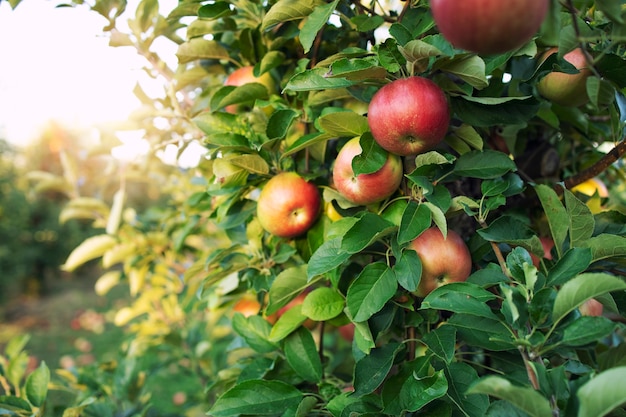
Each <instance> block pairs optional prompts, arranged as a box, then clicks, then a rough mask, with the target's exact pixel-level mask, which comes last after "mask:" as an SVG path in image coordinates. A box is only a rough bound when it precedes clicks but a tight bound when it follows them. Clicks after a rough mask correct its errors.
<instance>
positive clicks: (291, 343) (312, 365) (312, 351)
mask: <svg viewBox="0 0 626 417" xmlns="http://www.w3.org/2000/svg"><path fill="white" fill-rule="evenodd" d="M284 351H285V358H286V359H287V362H288V363H289V366H291V368H292V369H293V370H294V371H295V372H296V374H298V376H300V377H301V378H302V379H304V380H305V381H309V382H320V380H321V378H322V361H321V360H320V356H319V354H318V353H317V346H316V344H315V340H313V336H312V335H311V332H310V331H309V329H307V328H306V327H300V328H299V329H298V330H296V331H295V332H293V333H291V334H290V335H289V336H288V337H287V338H286V339H285V347H284Z"/></svg>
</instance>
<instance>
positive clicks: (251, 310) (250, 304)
mask: <svg viewBox="0 0 626 417" xmlns="http://www.w3.org/2000/svg"><path fill="white" fill-rule="evenodd" d="M259 310H261V303H259V301H258V300H257V299H256V298H255V297H249V296H245V297H243V298H241V299H239V300H237V302H236V303H235V305H234V306H233V311H236V312H239V313H241V314H243V315H244V317H250V316H254V315H256V314H259Z"/></svg>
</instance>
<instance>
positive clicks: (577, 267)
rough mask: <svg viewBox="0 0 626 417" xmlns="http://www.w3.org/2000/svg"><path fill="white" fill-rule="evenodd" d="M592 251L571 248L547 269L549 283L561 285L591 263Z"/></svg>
mask: <svg viewBox="0 0 626 417" xmlns="http://www.w3.org/2000/svg"><path fill="white" fill-rule="evenodd" d="M592 261H593V259H592V252H591V251H590V250H589V249H587V248H571V249H570V250H568V251H567V252H565V254H563V257H562V258H561V259H559V261H558V262H557V263H556V264H555V265H554V266H553V267H552V268H550V271H548V283H549V284H550V285H563V284H565V283H566V282H567V281H569V280H570V279H572V278H573V277H575V276H576V275H578V274H580V273H582V272H584V271H585V270H586V269H587V268H588V267H589V265H591V262H592Z"/></svg>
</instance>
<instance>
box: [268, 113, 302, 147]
mask: <svg viewBox="0 0 626 417" xmlns="http://www.w3.org/2000/svg"><path fill="white" fill-rule="evenodd" d="M298 116H299V113H298V112H297V111H295V110H293V109H279V110H276V111H275V112H274V113H272V115H271V116H270V118H269V120H268V121H267V128H266V129H265V133H266V135H267V138H268V139H269V140H274V139H283V138H284V137H285V136H287V133H288V132H289V127H290V126H291V124H292V123H293V121H294V120H296V119H297V118H298Z"/></svg>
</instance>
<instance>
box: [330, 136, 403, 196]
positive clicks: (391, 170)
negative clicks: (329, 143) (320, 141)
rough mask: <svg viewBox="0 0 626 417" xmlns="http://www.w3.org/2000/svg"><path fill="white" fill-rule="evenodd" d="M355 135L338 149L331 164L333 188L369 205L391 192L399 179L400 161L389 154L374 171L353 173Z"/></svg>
mask: <svg viewBox="0 0 626 417" xmlns="http://www.w3.org/2000/svg"><path fill="white" fill-rule="evenodd" d="M361 152H362V150H361V144H360V143H359V138H354V139H350V140H349V141H348V142H346V144H345V145H343V147H342V148H341V149H340V150H339V153H338V154H337V158H336V159H335V165H334V166H333V182H334V184H335V187H336V188H337V190H338V191H339V192H340V193H341V194H342V195H343V196H344V197H345V198H346V199H347V200H348V201H350V202H352V203H354V204H359V205H367V204H373V203H376V202H379V201H382V200H384V199H385V198H387V197H389V196H390V195H392V194H393V193H394V192H395V191H396V190H397V189H398V187H399V186H400V182H401V181H402V175H403V172H402V161H401V160H400V157H398V156H397V155H393V154H389V155H388V156H387V161H386V162H385V164H384V165H383V166H382V168H380V169H379V170H378V171H376V172H373V173H371V174H359V175H354V171H353V170H352V160H353V159H354V157H356V156H357V155H359V154H361Z"/></svg>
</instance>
